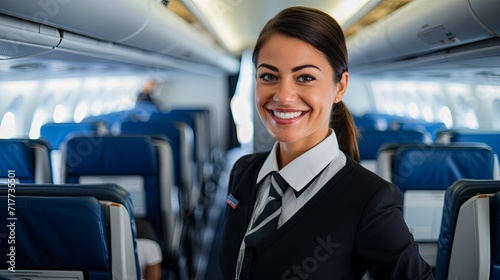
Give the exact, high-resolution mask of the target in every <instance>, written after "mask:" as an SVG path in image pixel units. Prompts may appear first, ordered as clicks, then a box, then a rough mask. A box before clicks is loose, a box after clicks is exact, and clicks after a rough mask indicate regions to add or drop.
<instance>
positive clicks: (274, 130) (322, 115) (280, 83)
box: [255, 35, 348, 150]
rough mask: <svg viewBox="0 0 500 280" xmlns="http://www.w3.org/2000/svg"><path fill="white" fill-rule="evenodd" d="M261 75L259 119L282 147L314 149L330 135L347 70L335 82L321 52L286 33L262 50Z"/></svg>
mask: <svg viewBox="0 0 500 280" xmlns="http://www.w3.org/2000/svg"><path fill="white" fill-rule="evenodd" d="M256 72H257V73H256V78H257V80H256V92H255V102H256V106H257V109H258V112H259V115H260V117H261V119H262V121H263V122H264V124H265V126H266V127H267V129H268V130H269V132H270V133H271V135H272V136H273V137H274V138H275V139H276V140H277V141H279V142H281V145H283V144H284V145H291V146H295V147H297V148H298V149H302V150H304V149H310V148H311V147H313V146H314V145H316V144H318V143H319V142H321V141H322V140H323V139H325V138H326V137H327V136H328V134H329V120H330V114H331V109H332V105H333V103H334V102H339V101H340V100H341V99H342V96H343V94H344V92H345V88H346V86H347V79H348V74H347V72H346V73H344V75H343V76H342V79H341V81H340V82H339V83H335V82H334V73H333V69H332V67H331V66H330V64H329V63H328V61H327V59H326V58H325V56H324V55H323V54H322V53H321V52H320V51H318V50H317V49H315V48H314V47H313V46H311V45H309V44H308V43H306V42H304V41H302V40H299V39H295V38H292V37H286V36H283V35H273V36H272V37H270V38H269V39H268V40H267V42H266V43H265V44H264V45H263V46H262V48H261V50H260V52H259V56H258V61H257V70H256Z"/></svg>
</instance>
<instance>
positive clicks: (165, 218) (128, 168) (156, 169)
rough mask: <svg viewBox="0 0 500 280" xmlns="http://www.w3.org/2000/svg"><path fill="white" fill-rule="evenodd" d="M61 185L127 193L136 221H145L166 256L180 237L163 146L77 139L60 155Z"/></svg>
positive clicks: (168, 153)
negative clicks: (113, 187) (114, 187)
mask: <svg viewBox="0 0 500 280" xmlns="http://www.w3.org/2000/svg"><path fill="white" fill-rule="evenodd" d="M63 152H64V153H63V162H64V165H63V167H64V169H63V175H64V180H65V183H79V184H95V183H114V184H118V185H120V186H122V187H123V188H125V189H127V191H128V192H129V193H130V194H131V197H132V200H133V202H134V203H133V205H134V216H135V217H137V218H144V219H146V220H147V221H148V222H149V223H150V224H151V226H152V227H153V229H154V230H155V233H156V235H157V236H158V237H160V239H159V240H158V241H159V242H158V243H159V244H160V247H161V248H162V250H163V252H164V253H168V254H169V256H170V255H172V256H175V255H176V254H177V253H178V246H179V239H180V236H181V232H182V219H181V213H180V209H179V194H178V190H177V187H176V186H175V185H174V183H173V181H172V178H173V176H174V175H173V174H174V173H173V161H172V150H171V147H170V145H169V143H168V141H167V140H165V139H162V138H154V137H151V136H146V135H126V136H125V135H121V136H76V137H72V138H70V139H68V141H67V142H66V145H65V146H64V149H63Z"/></svg>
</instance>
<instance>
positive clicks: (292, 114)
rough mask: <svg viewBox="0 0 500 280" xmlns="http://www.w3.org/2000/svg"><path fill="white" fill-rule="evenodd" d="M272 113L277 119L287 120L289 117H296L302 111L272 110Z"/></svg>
mask: <svg viewBox="0 0 500 280" xmlns="http://www.w3.org/2000/svg"><path fill="white" fill-rule="evenodd" d="M273 115H274V116H275V117H276V118H278V119H283V120H289V119H295V118H298V117H300V116H301V115H302V112H301V111H299V112H277V111H273Z"/></svg>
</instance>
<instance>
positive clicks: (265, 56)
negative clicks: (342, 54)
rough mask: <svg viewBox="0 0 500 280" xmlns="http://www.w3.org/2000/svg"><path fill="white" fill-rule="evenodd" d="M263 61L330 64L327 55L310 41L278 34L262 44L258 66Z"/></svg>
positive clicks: (293, 64)
mask: <svg viewBox="0 0 500 280" xmlns="http://www.w3.org/2000/svg"><path fill="white" fill-rule="evenodd" d="M262 63H266V64H271V65H274V66H279V65H283V66H290V67H295V66H298V65H304V64H314V65H318V66H320V65H323V68H324V67H325V65H328V66H329V64H328V60H327V59H326V57H325V55H324V54H323V53H322V52H320V51H319V50H318V49H316V48H315V47H313V46H312V45H310V44H309V43H307V42H305V41H302V40H300V39H297V38H293V37H289V36H285V35H281V34H276V35H273V36H271V37H270V38H269V39H267V41H266V42H265V43H264V44H263V45H262V47H261V49H260V51H259V56H258V61H257V66H259V65H260V64H262Z"/></svg>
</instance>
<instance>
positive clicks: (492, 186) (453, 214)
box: [435, 179, 500, 280]
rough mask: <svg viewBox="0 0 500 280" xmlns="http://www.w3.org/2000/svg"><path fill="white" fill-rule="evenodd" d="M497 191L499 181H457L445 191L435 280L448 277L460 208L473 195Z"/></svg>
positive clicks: (499, 186)
mask: <svg viewBox="0 0 500 280" xmlns="http://www.w3.org/2000/svg"><path fill="white" fill-rule="evenodd" d="M499 191H500V181H496V180H478V179H459V180H457V181H455V182H454V183H453V184H452V185H451V186H450V187H449V188H447V189H446V192H445V198H444V206H443V211H442V221H441V229H440V233H439V239H438V250H437V258H436V272H435V278H436V279H441V280H442V279H446V278H447V276H448V270H449V264H450V256H451V251H452V244H453V243H454V236H455V235H454V234H455V229H456V224H457V219H458V213H459V211H460V207H461V206H462V205H463V204H464V202H465V201H467V200H468V199H470V198H471V197H473V196H475V195H478V194H491V193H497V192H499ZM492 217H493V216H492ZM469 226H470V225H469Z"/></svg>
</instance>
